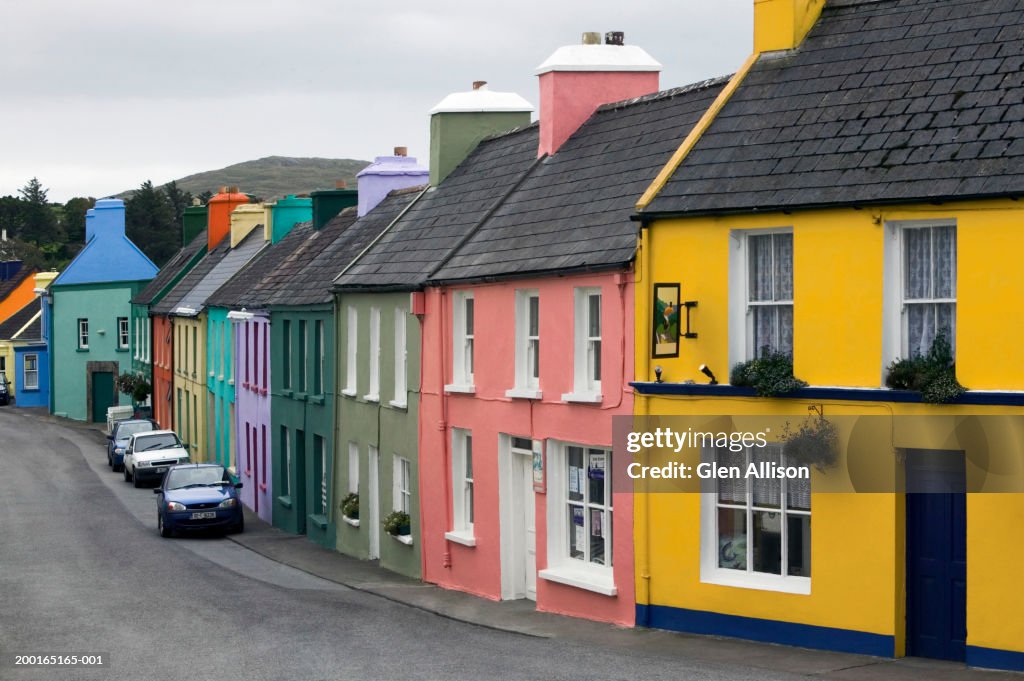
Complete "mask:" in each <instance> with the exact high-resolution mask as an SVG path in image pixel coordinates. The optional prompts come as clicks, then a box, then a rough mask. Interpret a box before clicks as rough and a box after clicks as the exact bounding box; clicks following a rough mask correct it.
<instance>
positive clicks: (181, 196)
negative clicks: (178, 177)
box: [161, 180, 192, 225]
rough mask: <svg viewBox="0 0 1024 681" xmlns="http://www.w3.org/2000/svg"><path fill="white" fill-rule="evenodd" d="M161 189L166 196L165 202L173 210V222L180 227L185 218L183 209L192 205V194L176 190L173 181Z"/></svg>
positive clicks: (176, 187) (176, 185) (176, 184)
mask: <svg viewBox="0 0 1024 681" xmlns="http://www.w3.org/2000/svg"><path fill="white" fill-rule="evenodd" d="M161 189H163V192H164V194H166V195H167V201H168V202H169V203H170V204H171V208H172V209H174V221H175V222H176V223H178V224H179V225H180V224H181V221H182V219H183V218H184V217H185V209H186V208H187V207H189V206H191V205H192V192H190V191H188V190H183V189H178V183H177V182H174V181H173V180H172V181H171V182H168V183H167V184H165V185H164V186H163V187H161Z"/></svg>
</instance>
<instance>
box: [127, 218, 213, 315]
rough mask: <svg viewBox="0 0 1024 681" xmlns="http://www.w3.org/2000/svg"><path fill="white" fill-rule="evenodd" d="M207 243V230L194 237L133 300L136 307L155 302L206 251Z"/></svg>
mask: <svg viewBox="0 0 1024 681" xmlns="http://www.w3.org/2000/svg"><path fill="white" fill-rule="evenodd" d="M206 241H207V239H206V230H205V229H204V230H203V231H202V232H200V233H199V234H197V235H196V236H195V237H193V239H192V241H190V242H189V243H188V244H187V245H185V246H184V247H183V248H181V249H180V250H178V252H177V253H175V254H174V255H173V256H172V257H171V259H170V260H168V261H167V263H165V264H164V266H163V267H161V268H160V271H159V272H157V273H156V276H155V277H153V279H152V280H150V282H149V283H148V284H146V287H145V288H144V289H142V290H141V291H139V292H138V294H136V296H135V297H134V298H132V302H133V303H135V304H136V305H150V304H151V303H152V302H153V299H154V298H156V296H157V294H159V293H160V291H162V290H163V289H164V288H165V287H166V286H167V285H168V284H169V283H171V282H172V281H173V280H174V278H175V277H176V276H178V275H179V274H180V273H181V270H182V269H184V267H185V266H186V265H187V264H188V263H189V262H191V260H192V258H194V257H195V256H196V255H197V254H198V253H199V252H200V251H204V250H206Z"/></svg>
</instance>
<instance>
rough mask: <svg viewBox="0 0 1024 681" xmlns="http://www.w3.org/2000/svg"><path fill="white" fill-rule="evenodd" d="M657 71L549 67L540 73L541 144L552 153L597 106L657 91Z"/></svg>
mask: <svg viewBox="0 0 1024 681" xmlns="http://www.w3.org/2000/svg"><path fill="white" fill-rule="evenodd" d="M658 82H659V81H658V73H657V72H656V71H625V72H605V71H549V72H547V73H544V74H541V76H540V147H539V149H538V152H537V155H538V157H539V156H543V155H544V154H553V153H555V152H556V151H558V148H559V147H560V146H562V144H563V143H564V142H565V140H567V139H569V136H570V135H572V134H573V133H574V132H576V130H577V129H578V128H579V127H580V126H581V125H583V123H584V121H586V120H587V119H588V118H590V115H591V114H593V113H594V111H595V110H596V109H597V107H599V106H601V105H602V104H608V103H610V102H618V101H621V100H623V99H632V98H633V97H640V96H642V95H647V94H650V93H652V92H657V91H658Z"/></svg>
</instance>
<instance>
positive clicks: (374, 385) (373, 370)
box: [365, 307, 380, 401]
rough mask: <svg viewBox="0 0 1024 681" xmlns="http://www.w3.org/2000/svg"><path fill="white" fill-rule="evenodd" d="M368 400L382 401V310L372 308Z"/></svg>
mask: <svg viewBox="0 0 1024 681" xmlns="http://www.w3.org/2000/svg"><path fill="white" fill-rule="evenodd" d="M365 397H366V399H367V400H373V401H377V400H380V308H379V307H371V308H370V390H369V392H367V393H366V395H365Z"/></svg>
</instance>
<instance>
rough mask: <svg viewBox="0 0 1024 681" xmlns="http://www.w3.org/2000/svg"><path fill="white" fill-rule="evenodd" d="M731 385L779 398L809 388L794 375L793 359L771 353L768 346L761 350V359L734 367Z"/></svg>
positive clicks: (760, 394) (779, 353) (763, 395)
mask: <svg viewBox="0 0 1024 681" xmlns="http://www.w3.org/2000/svg"><path fill="white" fill-rule="evenodd" d="M729 383H731V384H732V385H735V386H741V387H745V388H753V389H754V390H756V391H757V394H758V395H759V396H761V397H777V396H779V395H786V394H788V393H791V392H793V391H795V390H799V389H800V388H804V387H807V383H806V382H805V381H801V380H800V379H799V378H797V377H795V376H794V375H793V360H792V358H790V356H789V355H786V354H784V353H781V352H774V353H773V352H769V351H768V347H767V346H765V347H763V348H761V356H760V357H757V358H755V359H752V360H749V361H747V362H740V363H739V364H737V365H736V366H734V367H733V368H732V373H731V374H730V375H729Z"/></svg>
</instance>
